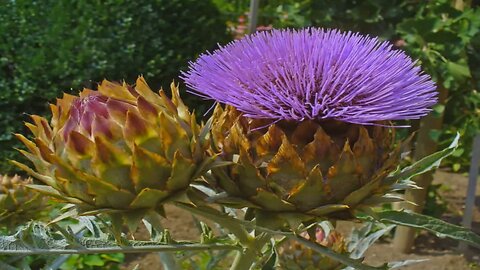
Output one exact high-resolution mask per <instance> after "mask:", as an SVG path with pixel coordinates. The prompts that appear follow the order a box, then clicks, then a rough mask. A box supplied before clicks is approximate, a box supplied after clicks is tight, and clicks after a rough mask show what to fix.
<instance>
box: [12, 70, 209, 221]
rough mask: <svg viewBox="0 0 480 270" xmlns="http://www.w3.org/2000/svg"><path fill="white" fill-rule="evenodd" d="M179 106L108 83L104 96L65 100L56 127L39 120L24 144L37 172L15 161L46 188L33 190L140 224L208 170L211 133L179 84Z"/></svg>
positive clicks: (86, 93) (143, 88) (141, 89)
mask: <svg viewBox="0 0 480 270" xmlns="http://www.w3.org/2000/svg"><path fill="white" fill-rule="evenodd" d="M171 89H172V99H169V98H168V97H167V96H166V94H165V93H164V92H163V91H162V90H160V92H159V94H156V93H154V92H152V91H151V90H150V88H149V87H148V85H147V84H146V82H145V80H144V79H143V77H140V78H138V80H137V82H136V85H135V86H131V85H127V84H125V83H123V84H120V83H115V82H110V81H107V80H105V81H103V82H102V83H101V84H100V85H99V86H98V91H93V90H90V89H84V90H83V91H82V92H81V93H80V95H79V96H72V95H68V94H65V95H64V96H63V98H61V99H58V100H57V103H56V105H51V111H52V119H51V121H50V124H49V123H48V122H47V120H46V119H45V118H42V117H39V116H35V115H34V116H32V119H33V123H28V124H27V127H28V128H29V129H30V131H31V132H32V133H33V136H34V138H33V140H29V139H27V138H26V137H24V136H23V135H20V134H17V137H18V138H19V139H20V140H21V141H22V142H23V143H24V144H25V146H26V147H27V148H28V151H23V150H21V152H22V153H23V154H24V155H25V156H26V157H27V158H28V159H29V160H30V161H32V163H33V164H34V169H30V168H29V167H28V166H26V165H24V164H21V163H18V162H15V164H17V165H18V166H19V167H20V168H22V169H24V170H26V171H27V172H29V173H30V174H31V175H32V176H34V177H35V178H37V179H39V180H40V181H42V182H43V183H44V184H46V186H45V185H31V186H30V187H31V188H34V189H37V190H38V191H40V192H43V193H46V194H48V195H50V196H53V197H56V198H58V199H60V200H62V201H64V202H68V203H71V204H74V205H76V207H77V209H78V211H79V212H80V213H98V212H108V213H120V214H121V217H123V218H128V217H132V218H134V217H137V218H141V217H142V213H144V212H148V211H149V210H154V211H156V212H159V213H162V211H163V208H162V206H163V203H164V202H166V201H169V200H172V199H178V198H180V197H179V196H182V194H184V191H185V190H186V189H187V188H188V186H189V184H190V182H191V181H192V180H193V179H195V178H196V177H197V176H198V175H200V174H201V173H202V171H203V170H206V169H208V163H209V162H210V161H211V160H212V159H211V158H208V157H207V156H206V149H207V148H208V146H209V144H210V143H209V132H208V127H207V126H203V127H202V126H200V125H198V124H197V122H196V119H195V117H194V115H193V114H191V113H190V112H189V111H188V108H187V107H186V106H185V105H184V104H183V102H182V100H181V99H180V97H179V91H178V88H177V87H176V86H175V85H174V84H172V85H171Z"/></svg>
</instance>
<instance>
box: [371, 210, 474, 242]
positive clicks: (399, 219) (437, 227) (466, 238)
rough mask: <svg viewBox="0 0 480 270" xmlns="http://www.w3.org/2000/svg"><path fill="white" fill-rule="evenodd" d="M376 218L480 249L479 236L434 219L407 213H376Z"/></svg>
mask: <svg viewBox="0 0 480 270" xmlns="http://www.w3.org/2000/svg"><path fill="white" fill-rule="evenodd" d="M375 218H376V219H378V220H380V221H381V222H389V223H393V224H397V225H403V226H407V227H412V228H417V229H423V230H427V231H430V232H433V233H436V234H440V235H442V236H445V237H448V238H452V239H455V240H458V241H463V242H465V243H468V244H470V245H472V246H475V247H478V248H480V236H479V235H478V234H475V233H474V232H472V231H471V230H469V229H466V228H463V227H460V226H457V225H454V224H450V223H447V222H445V221H443V220H440V219H437V218H434V217H430V216H425V215H421V214H417V213H413V212H406V211H383V212H377V213H375Z"/></svg>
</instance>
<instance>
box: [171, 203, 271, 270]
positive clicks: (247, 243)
mask: <svg viewBox="0 0 480 270" xmlns="http://www.w3.org/2000/svg"><path fill="white" fill-rule="evenodd" d="M177 206H178V207H180V208H182V209H185V210H187V211H189V212H191V213H192V214H196V215H199V216H202V217H205V218H208V219H210V220H211V221H213V222H216V223H218V224H219V225H221V226H222V227H224V228H226V229H227V230H229V231H230V232H231V233H232V234H234V235H235V237H237V239H238V241H239V242H240V244H241V245H242V247H243V250H241V251H239V252H238V254H237V256H236V257H235V260H234V262H233V264H232V266H231V268H230V269H231V270H248V269H250V268H251V267H252V265H253V264H254V263H255V261H256V259H257V255H258V254H259V253H261V250H262V248H263V246H264V245H265V244H266V243H267V242H268V241H269V240H270V239H271V236H270V235H269V234H266V233H263V234H261V235H259V236H258V237H252V236H251V235H250V234H249V233H248V231H247V230H245V228H244V224H243V222H241V221H240V220H238V219H235V218H232V217H230V216H228V215H226V214H223V213H220V212H218V211H217V210H215V209H213V208H208V207H195V206H193V205H188V204H184V203H178V204H177Z"/></svg>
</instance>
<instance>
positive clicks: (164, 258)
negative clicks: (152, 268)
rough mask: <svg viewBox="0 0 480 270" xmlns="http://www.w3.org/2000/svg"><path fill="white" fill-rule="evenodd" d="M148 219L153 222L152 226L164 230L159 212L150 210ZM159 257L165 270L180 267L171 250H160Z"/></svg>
mask: <svg viewBox="0 0 480 270" xmlns="http://www.w3.org/2000/svg"><path fill="white" fill-rule="evenodd" d="M147 220H148V221H149V222H150V224H152V226H153V227H154V228H155V229H156V230H157V231H158V232H161V231H163V226H162V224H161V223H160V217H159V215H158V214H157V213H154V212H150V213H149V214H148V215H147ZM158 257H160V263H161V264H162V266H163V269H165V270H177V269H180V268H179V267H178V265H177V262H176V260H175V257H174V256H173V254H172V253H171V252H159V253H158Z"/></svg>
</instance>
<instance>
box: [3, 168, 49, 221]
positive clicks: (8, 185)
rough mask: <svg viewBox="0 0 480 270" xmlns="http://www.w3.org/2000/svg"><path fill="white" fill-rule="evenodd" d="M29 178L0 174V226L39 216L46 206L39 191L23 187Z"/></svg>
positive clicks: (28, 182) (29, 180)
mask: <svg viewBox="0 0 480 270" xmlns="http://www.w3.org/2000/svg"><path fill="white" fill-rule="evenodd" d="M31 183H32V179H31V178H27V179H24V178H21V177H20V176H18V175H14V176H8V175H0V227H3V226H5V227H7V228H13V227H14V226H16V225H19V224H22V223H24V222H27V221H29V220H31V219H35V218H38V217H40V214H41V211H42V210H44V208H45V206H46V202H45V200H44V199H43V198H42V196H41V195H40V193H38V192H35V191H33V190H31V189H28V188H26V187H25V185H27V184H31Z"/></svg>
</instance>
